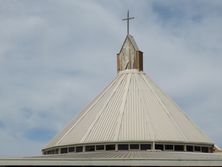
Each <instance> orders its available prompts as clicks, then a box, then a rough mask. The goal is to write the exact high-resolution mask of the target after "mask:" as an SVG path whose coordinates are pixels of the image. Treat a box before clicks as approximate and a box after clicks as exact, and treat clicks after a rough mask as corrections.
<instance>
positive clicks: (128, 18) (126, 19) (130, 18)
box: [123, 10, 134, 35]
mask: <svg viewBox="0 0 222 167" xmlns="http://www.w3.org/2000/svg"><path fill="white" fill-rule="evenodd" d="M132 19H134V17H129V10H128V11H127V18H125V19H123V21H127V35H129V21H130V20H132Z"/></svg>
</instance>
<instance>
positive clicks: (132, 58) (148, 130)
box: [0, 12, 222, 166]
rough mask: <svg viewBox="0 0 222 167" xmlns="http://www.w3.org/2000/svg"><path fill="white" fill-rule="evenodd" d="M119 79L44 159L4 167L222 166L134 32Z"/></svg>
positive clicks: (6, 161)
mask: <svg viewBox="0 0 222 167" xmlns="http://www.w3.org/2000/svg"><path fill="white" fill-rule="evenodd" d="M130 19H133V17H129V12H128V15H127V18H126V19H124V20H126V21H127V35H126V38H125V40H124V42H123V44H122V47H121V49H120V51H119V53H118V54H117V75H116V78H114V80H113V81H111V82H110V84H109V85H108V86H107V87H106V88H105V89H104V90H103V91H101V93H100V94H99V95H98V96H97V97H95V99H94V100H93V101H92V102H91V103H89V105H88V106H87V107H86V108H85V109H84V110H82V111H81V112H80V113H79V115H78V116H77V117H76V118H74V119H73V120H72V121H71V122H70V123H69V124H68V125H67V126H66V127H65V128H64V129H63V130H62V131H61V132H59V133H58V134H57V135H56V136H55V137H54V138H53V139H52V140H51V141H50V142H49V143H48V144H47V145H46V146H45V147H44V148H43V149H42V154H43V155H41V156H35V157H22V158H0V165H2V166H10V165H15V166H30V165H32V166H222V152H221V150H220V148H218V147H217V146H216V144H215V143H214V142H213V141H212V140H211V139H210V138H209V137H208V136H207V135H206V134H205V133H204V132H202V131H201V129H199V128H198V127H197V126H196V125H195V123H193V122H192V121H191V120H190V119H189V117H188V116H187V115H186V114H185V113H184V112H183V111H181V109H180V108H179V107H178V106H177V104H175V102H174V101H173V100H172V99H171V98H170V97H169V96H167V95H166V94H165V93H164V92H163V91H162V90H161V89H160V88H159V87H158V86H157V85H156V84H155V83H154V82H153V81H152V80H151V79H150V77H149V76H148V75H147V74H146V73H145V72H144V71H143V52H142V51H141V50H140V49H139V47H138V46H137V44H136V41H135V39H134V37H133V36H132V35H130V33H129V21H130Z"/></svg>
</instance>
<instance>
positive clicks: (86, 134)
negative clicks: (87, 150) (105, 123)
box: [80, 75, 124, 143]
mask: <svg viewBox="0 0 222 167" xmlns="http://www.w3.org/2000/svg"><path fill="white" fill-rule="evenodd" d="M123 78H124V75H123V76H121V79H120V80H119V81H118V83H117V85H116V87H115V88H114V90H113V92H112V94H111V95H110V96H109V98H108V99H107V100H106V102H105V105H104V106H103V107H102V109H100V111H99V112H98V114H97V115H96V118H95V119H94V121H93V122H92V123H91V124H90V126H89V128H88V130H87V131H86V133H85V135H84V136H83V137H82V139H81V140H80V143H81V142H83V141H85V139H86V137H87V136H88V135H89V134H90V132H91V131H92V128H93V127H94V125H95V124H96V122H97V121H98V119H99V118H100V116H101V114H102V113H103V111H104V109H105V108H106V107H107V104H108V103H109V101H110V99H111V98H112V97H113V95H114V93H115V92H116V90H117V88H118V87H119V85H120V84H121V82H122V81H123Z"/></svg>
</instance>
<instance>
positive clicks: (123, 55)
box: [117, 34, 143, 72]
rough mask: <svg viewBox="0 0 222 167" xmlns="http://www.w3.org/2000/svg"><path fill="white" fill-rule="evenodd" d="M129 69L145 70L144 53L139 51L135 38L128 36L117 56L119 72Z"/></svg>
mask: <svg viewBox="0 0 222 167" xmlns="http://www.w3.org/2000/svg"><path fill="white" fill-rule="evenodd" d="M127 69H137V70H139V71H142V70H143V52H141V51H140V50H139V47H138V46H137V44H136V41H135V40H134V38H133V36H132V35H130V34H127V36H126V38H125V40H124V42H123V45H122V47H121V49H120V52H119V53H118V54H117V71H118V72H119V71H123V70H127Z"/></svg>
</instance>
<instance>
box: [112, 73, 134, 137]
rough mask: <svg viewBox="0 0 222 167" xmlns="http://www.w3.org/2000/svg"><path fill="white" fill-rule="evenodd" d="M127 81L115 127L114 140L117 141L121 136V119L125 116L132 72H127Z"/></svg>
mask: <svg viewBox="0 0 222 167" xmlns="http://www.w3.org/2000/svg"><path fill="white" fill-rule="evenodd" d="M127 75H128V76H127V83H126V88H125V92H124V95H123V98H122V99H123V101H124V102H122V104H121V106H120V112H119V116H118V119H117V125H116V128H115V134H114V141H117V139H118V136H119V132H120V126H121V122H122V121H121V120H122V118H123V114H124V109H125V105H126V100H127V94H128V92H129V85H130V82H131V76H132V74H131V73H130V74H127Z"/></svg>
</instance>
